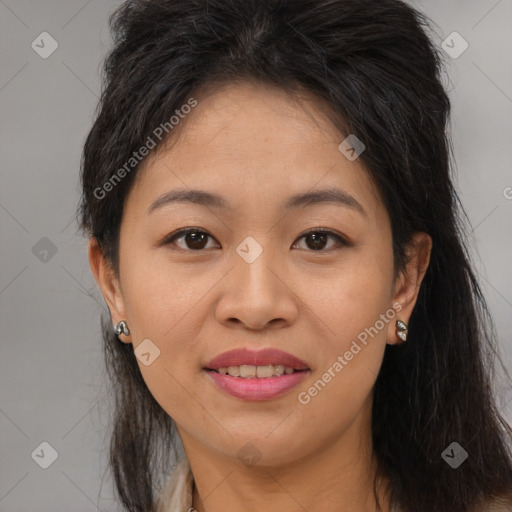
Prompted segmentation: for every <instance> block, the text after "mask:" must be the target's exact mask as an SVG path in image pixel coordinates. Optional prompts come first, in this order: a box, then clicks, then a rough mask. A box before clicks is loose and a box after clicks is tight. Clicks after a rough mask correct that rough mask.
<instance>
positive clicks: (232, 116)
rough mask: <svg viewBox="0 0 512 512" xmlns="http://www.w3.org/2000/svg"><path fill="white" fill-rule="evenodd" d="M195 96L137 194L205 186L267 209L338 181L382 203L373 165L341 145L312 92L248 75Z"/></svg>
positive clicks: (148, 165)
mask: <svg viewBox="0 0 512 512" xmlns="http://www.w3.org/2000/svg"><path fill="white" fill-rule="evenodd" d="M193 97H194V98H195V99H196V100H197V106H195V107H194V108H193V109H192V110H191V111H190V113H188V114H187V115H185V116H183V118H182V119H181V120H180V124H179V125H178V126H177V127H176V128H177V129H175V131H173V132H172V133H171V136H172V137H170V138H169V141H168V143H167V144H166V145H165V146H162V147H161V148H160V149H159V150H158V151H157V152H156V153H155V154H153V155H151V156H150V157H148V158H147V160H146V161H145V163H144V164H145V165H144V166H143V168H142V169H141V170H140V171H139V173H138V176H137V186H136V187H134V188H135V189H136V190H137V193H136V195H137V196H138V197H139V199H142V200H144V201H145V202H146V203H148V202H149V201H150V200H151V199H152V200H153V201H154V199H155V194H158V195H160V194H161V193H163V192H167V191H168V190H171V189H173V188H177V187H179V188H184V187H185V188H186V187H190V188H199V185H200V188H202V189H208V190H211V191H212V192H216V193H218V194H221V195H223V196H227V197H231V198H234V200H235V203H236V199H237V198H238V200H239V202H240V203H243V204H244V205H246V206H249V205H250V204H252V205H253V206H255V207H259V208H261V206H262V204H263V202H264V203H265V204H266V205H269V204H270V203H272V202H276V203H277V202H279V203H282V202H283V196H292V195H294V194H299V193H303V192H306V191H313V190H315V189H320V188H321V189H325V188H334V187H336V188H343V189H344V190H346V191H347V192H349V193H350V194H351V195H353V196H354V197H356V199H357V200H358V201H359V202H360V203H363V204H365V205H366V209H367V210H369V211H375V210H376V208H377V207H378V206H379V205H378V203H379V198H378V194H377V195H376V190H375V187H374V185H373V184H372V181H371V179H370V177H369V174H368V172H367V171H366V169H365V168H364V166H363V164H362V163H361V161H360V160H359V159H357V160H355V161H349V160H348V159H347V158H346V157H345V156H344V154H342V153H341V152H340V151H339V149H338V146H339V144H340V143H341V142H342V141H343V139H344V138H345V135H344V134H342V133H341V132H340V131H339V130H338V129H337V128H336V127H335V126H334V125H333V124H332V122H331V121H330V120H329V117H328V115H327V113H326V110H325V105H324V104H322V102H321V101H320V100H319V99H317V98H316V97H314V96H313V95H311V94H308V93H301V94H300V95H299V96H297V95H294V96H291V95H290V94H288V93H287V92H286V91H283V90H281V89H278V88H275V87H272V86H266V85H262V84H253V83H245V82H244V83H235V84H226V85H223V86H221V87H217V88H215V89H203V90H199V91H198V92H197V94H194V95H193ZM141 194H142V196H144V197H142V196H141Z"/></svg>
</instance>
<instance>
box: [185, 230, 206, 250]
mask: <svg viewBox="0 0 512 512" xmlns="http://www.w3.org/2000/svg"><path fill="white" fill-rule="evenodd" d="M207 238H208V235H207V234H206V233H197V232H191V233H187V234H186V235H185V240H186V243H187V246H189V247H190V248H191V249H203V248H204V246H205V245H206V242H207Z"/></svg>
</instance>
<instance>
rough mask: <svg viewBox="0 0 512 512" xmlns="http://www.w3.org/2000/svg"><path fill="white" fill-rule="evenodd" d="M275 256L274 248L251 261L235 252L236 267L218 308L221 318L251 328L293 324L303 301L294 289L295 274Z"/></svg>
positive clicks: (220, 320) (233, 258) (222, 293)
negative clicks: (286, 268) (272, 252)
mask: <svg viewBox="0 0 512 512" xmlns="http://www.w3.org/2000/svg"><path fill="white" fill-rule="evenodd" d="M274 256H275V255H274ZM271 257H272V254H271V251H270V250H263V252H262V253H261V254H260V255H259V256H258V257H257V258H256V259H255V260H254V261H252V262H250V263H249V262H248V261H246V260H244V259H243V258H242V257H240V256H239V254H238V253H234V254H233V257H232V258H231V261H230V263H231V264H232V267H231V268H232V270H231V271H230V272H229V273H228V275H227V276H226V278H225V279H223V284H222V285H221V287H220V289H219V290H220V294H221V297H220V299H219V300H218V301H217V304H216V311H215V317H216V319H217V320H218V321H219V322H221V323H223V324H225V325H226V326H231V327H233V326H236V325H239V326H243V327H245V328H246V329H251V330H262V329H266V328H277V327H284V326H287V325H291V324H293V322H294V321H295V320H296V318H297V316H298V305H299V303H300V301H299V299H298V297H297V296H296V294H295V293H294V291H293V276H291V275H290V273H289V272H286V270H285V269H284V265H279V263H278V262H277V261H276V258H275V257H274V258H273V259H272V258H271Z"/></svg>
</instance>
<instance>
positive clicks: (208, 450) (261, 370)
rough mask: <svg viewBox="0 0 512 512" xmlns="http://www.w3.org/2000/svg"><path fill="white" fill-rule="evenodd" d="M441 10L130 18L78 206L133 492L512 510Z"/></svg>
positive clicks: (201, 7)
mask: <svg viewBox="0 0 512 512" xmlns="http://www.w3.org/2000/svg"><path fill="white" fill-rule="evenodd" d="M427 26H428V24H427V20H426V19H425V18H424V17H423V16H422V15H421V14H420V13H419V12H417V11H415V10H414V9H413V8H412V7H410V6H408V5H407V4H405V3H403V2H401V1H398V0H365V1H360V0H299V1H298V0H294V1H291V0H288V1H286V0H212V1H206V0H187V1H185V0H181V1H180V0H152V1H149V0H133V1H128V2H125V3H124V4H123V5H122V6H121V7H120V8H119V9H118V11H117V12H116V13H115V14H114V15H113V18H112V29H113V35H114V42H115V47H114V49H113V50H112V52H111V53H110V55H109V56H108V58H107V60H106V64H105V71H106V77H105V78H106V81H105V88H104V93H103V96H102V100H101V104H100V108H99V112H98V116H97V119H96V120H95V123H94V125H93V127H92V130H91V132H90V134H89V136H88V138H87V141H86V144H85V147H84V153H83V167H82V185H83V198H82V203H81V220H82V227H83V229H84V230H85V232H86V233H87V234H88V236H89V237H90V244H89V259H90V264H91V269H92V272H93V274H94V277H95V279H96V280H97V282H98V284H99V286H100V287H101V291H102V293H103V295H104V298H105V300H106V302H107V305H108V307H109V310H110V314H111V318H110V319H109V321H108V322H104V323H103V335H104V340H105V355H106V361H107V369H108V371H109V375H110V376H111V378H112V382H113V386H114V389H115V391H116V409H115V416H114V423H113V432H112V439H111V450H110V466H111V469H112V471H113V475H114V477H115V483H116V488H117V492H118V494H119V497H120V500H121V502H122V504H123V506H124V507H125V509H126V510H129V511H145V512H147V511H150V510H151V511H152V510H158V511H168V512H178V511H179V512H183V511H187V510H197V511H198V512H203V511H208V512H217V511H220V510H223V511H224V510H228V511H235V510H242V509H243V510H246V511H253V510H265V511H270V512H277V511H283V510H285V511H299V510H300V511H302V510H308V511H317V510H322V511H337V512H348V511H350V512H370V511H371V512H373V511H375V510H379V511H383V512H427V511H428V512H431V511H434V510H435V511H436V512H463V511H464V512H466V511H468V512H477V511H498V510H500V511H505V510H512V505H511V504H512V498H511V495H512V490H511V489H512V458H511V453H510V434H511V430H510V427H509V426H508V425H507V424H506V422H505V421H504V419H503V418H502V417H501V416H500V413H499V411H498V410H497V406H496V399H495V397H494V395H493V393H492V383H491V380H490V372H491V363H492V360H491V359H490V355H491V354H492V353H493V350H494V348H495V346H494V343H495V340H494V339H493V337H492V336H491V334H489V333H492V329H490V327H489V326H491V320H490V319H489V318H488V315H487V310H486V306H485V301H484V299H483V297H482V295H481V292H480V288H479V286H478V283H477V281H476V279H475V274H474V272H473V270H472V268H471V265H470V261H469V258H468V256H467V252H466V249H465V245H464V244H465V240H464V238H463V236H462V231H461V228H462V224H461V221H460V217H459V207H458V202H457V201H458V197H457V194H456V191H455V190H454V187H453V184H452V181H451V177H450V144H449V140H448V138H447V134H446V131H445V129H446V126H447V122H448V119H449V112H450V102H449V99H448V97H447V94H446V92H445V90H444V89H443V87H442V85H441V80H440V75H441V71H442V67H441V59H440V56H439V55H438V53H437V50H436V48H435V47H434V46H433V44H432V43H431V41H430V39H429V38H428V36H427V35H426V31H425V28H427ZM177 435H178V436H179V440H178V438H177ZM179 441H181V443H182V446H183V449H184V453H185V457H183V458H182V459H181V460H180V461H179V465H178V467H177V469H176V470H175V471H174V472H173V473H172V475H171V476H170V478H168V476H169V473H170V472H171V470H172V467H173V463H175V462H178V461H177V460H176V458H177V455H176V450H175V448H176V446H178V447H179ZM176 443H178V445H177V444H176ZM160 477H163V478H165V479H167V478H168V480H167V481H164V480H159V478H160Z"/></svg>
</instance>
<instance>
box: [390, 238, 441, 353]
mask: <svg viewBox="0 0 512 512" xmlns="http://www.w3.org/2000/svg"><path fill="white" fill-rule="evenodd" d="M431 251H432V238H431V237H430V236H429V235H428V234H427V233H423V232H416V233H414V234H413V236H412V240H411V242H410V243H409V244H408V245H407V247H406V257H407V264H406V268H405V269H404V270H403V271H402V272H401V273H400V275H399V276H398V277H397V279H396V281H395V289H394V293H393V301H392V303H393V304H400V306H401V309H398V307H396V308H395V310H396V311H397V312H398V313H397V315H396V317H395V319H394V320H393V321H392V322H390V323H389V325H388V333H387V334H388V336H387V339H388V343H389V344H390V345H396V344H399V343H403V341H402V340H401V339H400V338H399V337H398V335H397V333H396V323H395V322H396V320H402V322H405V323H406V324H408V323H409V318H410V317H411V314H412V311H413V309H414V306H415V305H416V300H417V299H418V293H419V291H420V286H421V283H422V281H423V277H424V276H425V273H426V271H427V268H428V265H429V263H430V253H431Z"/></svg>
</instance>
